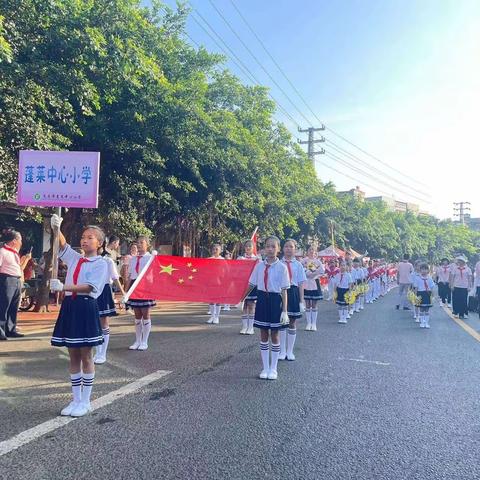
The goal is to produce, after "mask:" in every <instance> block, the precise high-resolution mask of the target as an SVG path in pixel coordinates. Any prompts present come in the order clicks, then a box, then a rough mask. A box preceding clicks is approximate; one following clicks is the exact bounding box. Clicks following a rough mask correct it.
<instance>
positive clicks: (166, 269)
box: [160, 264, 178, 275]
mask: <svg viewBox="0 0 480 480" xmlns="http://www.w3.org/2000/svg"><path fill="white" fill-rule="evenodd" d="M160 268H161V270H160V273H168V275H171V274H172V273H173V272H174V271H175V270H178V268H173V265H172V264H170V265H160Z"/></svg>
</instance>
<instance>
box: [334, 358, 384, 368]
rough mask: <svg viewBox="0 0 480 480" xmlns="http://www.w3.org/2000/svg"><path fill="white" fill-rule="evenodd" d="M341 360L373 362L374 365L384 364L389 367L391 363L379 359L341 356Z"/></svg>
mask: <svg viewBox="0 0 480 480" xmlns="http://www.w3.org/2000/svg"><path fill="white" fill-rule="evenodd" d="M339 360H347V361H349V362H359V363H372V364H374V365H382V366H386V367H388V366H389V365H390V363H386V362H379V361H378V360H365V359H363V358H342V357H340V358H339Z"/></svg>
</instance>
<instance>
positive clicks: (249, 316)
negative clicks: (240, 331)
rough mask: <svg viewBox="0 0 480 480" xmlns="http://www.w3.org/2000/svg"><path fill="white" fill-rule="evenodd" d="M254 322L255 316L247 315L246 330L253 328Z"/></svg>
mask: <svg viewBox="0 0 480 480" xmlns="http://www.w3.org/2000/svg"><path fill="white" fill-rule="evenodd" d="M254 320H255V314H254V313H251V314H250V315H248V329H249V330H251V329H252V328H253V322H254Z"/></svg>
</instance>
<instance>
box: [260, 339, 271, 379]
mask: <svg viewBox="0 0 480 480" xmlns="http://www.w3.org/2000/svg"><path fill="white" fill-rule="evenodd" d="M260 354H261V355H262V365H263V370H264V371H265V372H268V371H269V370H270V346H269V344H268V342H260Z"/></svg>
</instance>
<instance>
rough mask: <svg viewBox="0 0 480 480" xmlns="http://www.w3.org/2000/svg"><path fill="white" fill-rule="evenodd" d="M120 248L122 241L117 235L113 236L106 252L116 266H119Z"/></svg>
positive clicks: (109, 240)
mask: <svg viewBox="0 0 480 480" xmlns="http://www.w3.org/2000/svg"><path fill="white" fill-rule="evenodd" d="M119 247H120V239H119V238H118V237H117V236H116V235H111V236H110V237H109V239H108V245H107V248H106V252H107V253H108V255H109V256H110V258H111V259H112V260H113V261H114V263H115V265H118V262H119V260H120V252H119V251H118V248H119Z"/></svg>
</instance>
